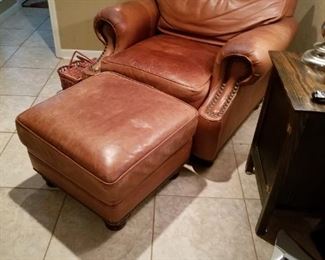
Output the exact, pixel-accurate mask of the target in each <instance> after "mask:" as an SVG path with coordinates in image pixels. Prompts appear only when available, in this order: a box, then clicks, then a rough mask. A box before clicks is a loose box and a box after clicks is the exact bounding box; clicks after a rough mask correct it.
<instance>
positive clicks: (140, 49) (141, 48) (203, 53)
mask: <svg viewBox="0 0 325 260" xmlns="http://www.w3.org/2000/svg"><path fill="white" fill-rule="evenodd" d="M219 49H220V48H219V47H217V46H213V45H209V44H205V43H199V42H195V41H192V40H187V39H183V38H180V37H175V36H170V35H163V34H162V35H157V36H154V37H151V38H149V39H147V40H144V41H142V42H140V43H138V44H135V45H133V46H132V47H130V48H128V49H126V50H124V51H122V52H120V53H117V54H114V55H112V56H106V57H104V59H103V61H102V69H103V70H105V71H106V70H107V71H114V72H118V73H121V74H123V75H126V76H128V77H131V78H133V79H136V80H138V81H141V82H145V83H148V84H150V85H152V86H154V87H155V88H157V89H159V90H161V91H164V92H165V93H168V94H170V95H173V96H175V97H177V98H179V99H182V100H183V101H185V102H187V103H189V104H191V105H193V106H195V107H199V106H200V105H201V104H202V102H203V100H204V98H205V97H206V95H207V93H208V91H209V86H210V79H211V74H212V70H213V65H214V61H215V58H216V55H217V53H218V51H219Z"/></svg>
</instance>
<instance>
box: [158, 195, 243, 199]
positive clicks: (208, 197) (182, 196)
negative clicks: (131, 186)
mask: <svg viewBox="0 0 325 260" xmlns="http://www.w3.org/2000/svg"><path fill="white" fill-rule="evenodd" d="M156 196H157V197H180V198H195V199H217V200H244V198H229V197H228V198H226V197H211V196H189V195H173V194H172V195H169V194H162V195H156Z"/></svg>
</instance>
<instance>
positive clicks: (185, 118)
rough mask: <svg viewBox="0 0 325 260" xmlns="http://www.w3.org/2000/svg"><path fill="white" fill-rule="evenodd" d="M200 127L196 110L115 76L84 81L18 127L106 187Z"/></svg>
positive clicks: (27, 115) (31, 111) (30, 112)
mask: <svg viewBox="0 0 325 260" xmlns="http://www.w3.org/2000/svg"><path fill="white" fill-rule="evenodd" d="M196 123H197V111H196V109H194V108H193V107H191V106H189V105H188V104H186V103H184V102H182V101H180V100H178V99H176V98H174V97H171V96H169V95H167V94H164V93H163V92H160V91H158V90H156V89H154V88H152V87H150V86H148V85H144V84H142V83H138V82H136V81H133V80H131V79H128V78H126V77H124V76H121V75H118V74H114V73H111V72H104V73H101V74H98V75H96V76H93V77H91V78H89V79H87V80H84V81H82V82H81V83H79V84H77V85H75V86H73V87H71V88H69V89H67V90H65V91H63V92H61V93H59V94H57V95H56V96H54V97H52V98H50V99H48V100H46V101H45V102H42V103H40V104H38V105H36V106H34V107H32V108H31V109H29V110H27V111H26V112H24V113H22V114H21V115H19V116H18V117H17V127H24V128H26V129H28V130H29V131H31V132H32V133H34V134H35V135H37V136H39V137H40V138H42V139H43V140H46V142H48V143H49V144H51V145H52V146H54V147H55V148H56V149H58V150H59V151H61V152H62V153H64V154H65V155H67V156H68V157H70V158H71V159H73V160H74V161H75V162H77V163H78V164H80V165H81V166H83V167H84V168H86V169H87V170H88V171H90V172H92V173H93V174H94V175H95V177H97V178H99V179H100V180H102V181H103V182H107V183H113V182H115V181H116V180H117V179H119V177H121V175H122V174H123V173H124V172H125V171H127V170H128V169H129V168H131V167H133V166H134V165H135V164H136V163H137V162H138V161H139V160H140V159H142V158H144V157H145V156H146V155H147V154H148V153H150V152H152V151H153V150H154V149H155V148H156V147H158V146H159V144H160V143H162V142H164V141H165V140H166V139H168V138H169V137H170V136H171V135H172V134H174V133H175V132H177V131H179V129H182V128H184V127H185V126H187V127H188V125H192V128H193V125H194V127H195V125H196ZM187 141H188V140H184V143H185V142H187ZM175 145H176V144H175ZM179 145H180V144H178V146H179ZM170 149H175V151H176V150H177V149H179V147H174V148H173V147H171V148H170ZM170 152H173V151H170ZM108 172H109V174H108Z"/></svg>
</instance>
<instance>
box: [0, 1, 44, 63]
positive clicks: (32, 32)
mask: <svg viewBox="0 0 325 260" xmlns="http://www.w3.org/2000/svg"><path fill="white" fill-rule="evenodd" d="M22 8H23V7H22ZM18 11H19V10H17V12H18ZM17 12H15V13H14V14H16V13H17ZM14 14H12V16H13V15H14ZM46 20H47V17H46V18H45V19H44V21H43V22H41V24H40V25H39V26H37V27H36V28H35V29H34V30H32V31H31V33H30V34H29V35H28V36H27V38H26V39H25V40H24V41H23V42H22V43H21V44H19V45H16V46H18V48H17V50H15V51H14V53H13V54H12V55H10V56H9V57H8V59H6V60H5V62H4V63H3V64H2V66H1V67H0V68H4V67H5V65H6V64H7V63H8V61H9V60H10V59H11V58H12V57H13V56H14V55H15V54H16V53H17V51H18V50H19V49H20V48H21V47H22V46H23V45H24V43H25V42H26V41H28V39H29V38H30V37H31V36H32V35H33V34H34V32H36V31H37V30H38V28H40V27H41V26H42V25H43V24H44V23H45V22H46ZM9 30H10V29H9ZM21 30H24V29H21ZM8 46H10V45H8Z"/></svg>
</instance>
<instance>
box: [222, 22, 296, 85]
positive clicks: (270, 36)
mask: <svg viewBox="0 0 325 260" xmlns="http://www.w3.org/2000/svg"><path fill="white" fill-rule="evenodd" d="M296 30H297V23H296V21H295V19H294V18H292V17H288V18H283V19H282V20H280V21H279V22H277V23H274V24H269V25H265V26H260V27H258V28H255V29H252V30H250V31H247V32H244V33H241V34H240V35H238V36H236V37H234V38H232V39H231V40H229V41H228V42H227V43H226V44H225V45H224V46H223V47H222V48H221V50H220V52H219V53H218V55H217V59H216V63H217V64H216V65H217V66H216V67H219V66H220V67H221V71H227V70H232V71H234V70H233V69H231V68H227V66H228V65H229V66H231V64H233V63H232V62H228V61H229V60H231V59H233V58H235V59H237V61H238V60H240V59H241V60H243V61H245V62H244V63H245V64H248V65H250V68H247V71H248V73H246V76H245V77H243V78H241V79H240V80H239V81H240V85H248V84H252V83H254V82H255V81H256V80H258V79H259V78H260V77H262V76H264V75H265V74H266V73H267V72H268V71H269V70H270V68H271V66H272V62H271V59H270V56H269V53H268V52H269V51H271V50H274V51H281V50H284V49H286V48H287V47H288V45H289V44H290V42H291V40H292V39H293V37H294V35H295V32H296ZM222 67H224V68H223V69H222ZM229 76H230V77H231V75H229Z"/></svg>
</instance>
